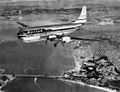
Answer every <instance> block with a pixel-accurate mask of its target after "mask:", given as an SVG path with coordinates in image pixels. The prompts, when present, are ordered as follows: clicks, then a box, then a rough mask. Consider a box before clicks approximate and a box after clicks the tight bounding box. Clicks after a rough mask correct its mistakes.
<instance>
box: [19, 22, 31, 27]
mask: <svg viewBox="0 0 120 92" xmlns="http://www.w3.org/2000/svg"><path fill="white" fill-rule="evenodd" d="M17 24H19V25H21V26H22V27H29V25H26V24H24V23H21V22H17Z"/></svg>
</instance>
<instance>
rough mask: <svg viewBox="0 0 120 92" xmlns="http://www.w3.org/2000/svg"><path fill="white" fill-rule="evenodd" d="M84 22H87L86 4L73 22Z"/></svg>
mask: <svg viewBox="0 0 120 92" xmlns="http://www.w3.org/2000/svg"><path fill="white" fill-rule="evenodd" d="M86 22H87V8H86V6H83V7H82V11H81V14H80V16H79V18H78V19H76V21H75V22H74V23H86Z"/></svg>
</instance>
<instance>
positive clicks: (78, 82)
mask: <svg viewBox="0 0 120 92" xmlns="http://www.w3.org/2000/svg"><path fill="white" fill-rule="evenodd" d="M59 80H61V81H66V82H71V83H75V84H79V85H82V86H88V87H91V88H95V89H100V90H103V91H107V92H117V90H111V89H109V88H105V87H99V86H93V85H87V84H85V83H83V82H81V81H72V80H67V79H59Z"/></svg>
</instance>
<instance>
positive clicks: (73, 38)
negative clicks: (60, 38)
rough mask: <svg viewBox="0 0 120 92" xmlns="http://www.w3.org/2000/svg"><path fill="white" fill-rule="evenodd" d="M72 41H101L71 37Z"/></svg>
mask: <svg viewBox="0 0 120 92" xmlns="http://www.w3.org/2000/svg"><path fill="white" fill-rule="evenodd" d="M70 38H71V40H83V41H101V40H99V39H88V38H78V37H70Z"/></svg>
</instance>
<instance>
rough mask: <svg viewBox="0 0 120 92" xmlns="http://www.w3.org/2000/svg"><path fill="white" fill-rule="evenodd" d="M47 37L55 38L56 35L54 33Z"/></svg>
mask: <svg viewBox="0 0 120 92" xmlns="http://www.w3.org/2000/svg"><path fill="white" fill-rule="evenodd" d="M48 38H49V39H52V38H57V36H56V35H50V36H48Z"/></svg>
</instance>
